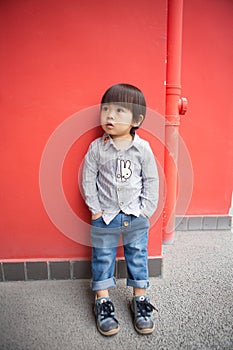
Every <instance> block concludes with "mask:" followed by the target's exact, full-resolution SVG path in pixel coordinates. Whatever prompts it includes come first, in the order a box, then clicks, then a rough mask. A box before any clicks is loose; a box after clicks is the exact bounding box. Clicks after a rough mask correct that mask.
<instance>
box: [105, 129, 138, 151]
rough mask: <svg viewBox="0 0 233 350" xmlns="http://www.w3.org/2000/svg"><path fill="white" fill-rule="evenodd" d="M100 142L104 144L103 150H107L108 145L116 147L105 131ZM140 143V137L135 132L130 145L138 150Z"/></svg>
mask: <svg viewBox="0 0 233 350" xmlns="http://www.w3.org/2000/svg"><path fill="white" fill-rule="evenodd" d="M102 142H103V145H104V150H105V151H107V150H108V149H109V147H111V146H112V147H114V148H116V146H115V145H114V142H113V139H112V138H111V136H110V135H108V134H107V133H105V134H104V135H103V137H102ZM140 145H141V139H140V137H139V136H138V135H137V134H136V133H135V135H134V138H133V142H132V143H131V145H130V147H129V148H131V147H135V148H137V149H138V150H140Z"/></svg>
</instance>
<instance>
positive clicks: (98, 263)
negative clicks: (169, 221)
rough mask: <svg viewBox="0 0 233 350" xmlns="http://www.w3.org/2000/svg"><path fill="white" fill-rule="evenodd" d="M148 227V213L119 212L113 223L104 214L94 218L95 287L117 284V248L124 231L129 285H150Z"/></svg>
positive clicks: (92, 229)
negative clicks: (107, 221) (108, 221)
mask: <svg viewBox="0 0 233 350" xmlns="http://www.w3.org/2000/svg"><path fill="white" fill-rule="evenodd" d="M148 229H149V220H148V219H147V218H145V217H144V216H139V217H136V216H133V215H126V214H123V213H119V214H118V215H117V216H116V217H115V218H114V219H113V220H112V221H111V222H110V224H109V225H106V224H105V222H104V221H103V219H102V217H100V218H98V219H96V220H92V228H91V239H92V290H104V289H108V288H110V287H114V286H115V285H116V280H115V278H114V269H115V261H116V252H117V247H118V244H119V239H120V236H121V235H122V240H123V246H124V255H125V260H126V265H127V273H128V276H127V285H128V286H131V287H135V288H148V286H149V280H148V253H147V244H148Z"/></svg>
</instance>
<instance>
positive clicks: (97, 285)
mask: <svg viewBox="0 0 233 350" xmlns="http://www.w3.org/2000/svg"><path fill="white" fill-rule="evenodd" d="M115 286H116V279H115V277H111V278H108V279H106V280H104V281H92V290H93V291H95V290H104V289H108V288H110V287H115Z"/></svg>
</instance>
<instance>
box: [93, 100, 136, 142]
mask: <svg viewBox="0 0 233 350" xmlns="http://www.w3.org/2000/svg"><path fill="white" fill-rule="evenodd" d="M100 121H101V126H102V128H103V130H104V131H105V132H106V133H108V134H109V135H111V136H112V138H114V137H122V138H124V137H131V136H130V130H131V129H132V127H133V126H137V125H135V123H134V122H133V113H132V112H131V111H130V110H129V109H127V108H125V107H124V106H121V105H120V104H113V103H105V104H103V105H102V106H101V113H100Z"/></svg>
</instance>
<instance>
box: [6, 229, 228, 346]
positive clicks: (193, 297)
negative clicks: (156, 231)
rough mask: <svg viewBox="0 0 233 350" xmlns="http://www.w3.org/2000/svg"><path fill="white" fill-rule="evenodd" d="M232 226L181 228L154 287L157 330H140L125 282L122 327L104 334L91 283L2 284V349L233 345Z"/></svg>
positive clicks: (121, 285)
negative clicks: (94, 307) (96, 316)
mask: <svg viewBox="0 0 233 350" xmlns="http://www.w3.org/2000/svg"><path fill="white" fill-rule="evenodd" d="M232 239H233V236H232V233H231V232H228V231H218V232H217V231H196V232H193V231H189V232H177V233H176V235H175V242H174V244H173V245H171V246H165V247H164V260H163V265H164V266H163V277H162V278H152V279H151V286H150V288H149V290H148V294H149V295H150V298H151V302H152V303H153V304H154V305H155V306H156V307H157V308H158V309H159V313H155V322H156V330H155V332H154V333H153V334H152V335H148V336H141V335H138V334H137V333H136V332H135V330H134V328H133V325H132V319H131V314H130V311H129V308H128V302H129V300H130V299H131V289H130V288H129V287H126V286H125V280H119V281H118V286H117V288H115V289H113V290H111V298H112V300H113V301H114V304H115V307H116V316H117V318H118V320H119V322H120V326H121V330H120V332H119V333H118V334H117V335H116V336H114V337H110V338H106V337H103V336H102V335H100V334H99V333H98V332H97V330H96V327H95V320H94V317H93V313H92V305H93V294H92V292H91V291H90V288H89V281H87V280H85V281H83V280H75V281H74V280H73V281H72V280H68V281H64V280H63V281H33V282H2V283H0V349H1V350H57V349H59V350H63V349H64V350H73V349H79V350H94V349H121V350H124V349H125V350H126V349H127V350H131V349H134V350H135V349H153V350H154V349H164V350H176V349H187V350H192V349H193V350H194V349H201V350H205V349H209V350H213V349H219V350H223V349H229V350H230V349H233V336H232V325H233V279H232V270H233V269H232V268H233V260H232V257H233V244H232Z"/></svg>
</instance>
